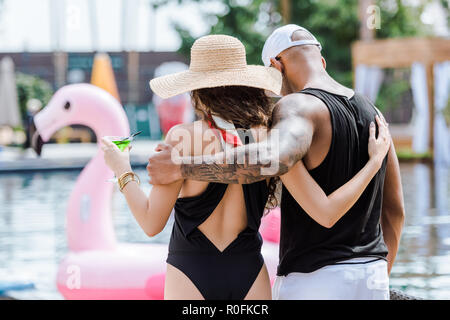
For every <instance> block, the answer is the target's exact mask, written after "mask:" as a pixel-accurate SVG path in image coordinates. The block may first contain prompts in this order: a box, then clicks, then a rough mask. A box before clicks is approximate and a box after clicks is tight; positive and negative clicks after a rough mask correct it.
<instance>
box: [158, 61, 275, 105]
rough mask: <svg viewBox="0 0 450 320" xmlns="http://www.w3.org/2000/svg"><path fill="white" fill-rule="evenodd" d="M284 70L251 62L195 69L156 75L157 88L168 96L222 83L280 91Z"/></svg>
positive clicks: (161, 95)
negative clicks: (234, 67)
mask: <svg viewBox="0 0 450 320" xmlns="http://www.w3.org/2000/svg"><path fill="white" fill-rule="evenodd" d="M281 85H282V76H281V73H280V72H279V71H278V70H277V69H275V68H272V67H263V66H254V65H249V66H247V67H246V68H245V69H241V70H221V71H209V72H194V71H191V70H187V71H183V72H179V73H174V74H170V75H166V76H162V77H158V78H155V79H152V80H151V81H150V87H151V88H152V90H153V92H155V93H156V94H157V95H158V96H160V97H161V98H163V99H167V98H170V97H173V96H176V95H179V94H182V93H185V92H188V91H192V90H197V89H202V88H214V87H222V86H246V87H253V88H260V89H265V90H269V91H271V92H273V93H275V94H276V95H280V91H281Z"/></svg>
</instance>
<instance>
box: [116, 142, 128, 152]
mask: <svg viewBox="0 0 450 320" xmlns="http://www.w3.org/2000/svg"><path fill="white" fill-rule="evenodd" d="M130 142H131V140H119V141H113V143H114V144H115V145H116V146H117V147H118V148H119V149H120V151H124V150H125V148H126V147H128V146H129V144H130Z"/></svg>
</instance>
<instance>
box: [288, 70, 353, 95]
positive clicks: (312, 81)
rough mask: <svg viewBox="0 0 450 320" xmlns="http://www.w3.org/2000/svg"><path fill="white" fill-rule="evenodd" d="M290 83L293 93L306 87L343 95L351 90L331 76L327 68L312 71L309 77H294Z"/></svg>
mask: <svg viewBox="0 0 450 320" xmlns="http://www.w3.org/2000/svg"><path fill="white" fill-rule="evenodd" d="M289 85H290V88H291V91H292V93H295V92H299V91H301V90H303V89H306V88H317V89H323V90H327V91H330V92H336V93H340V94H343V95H348V94H349V92H348V91H351V90H350V89H348V88H346V87H344V86H343V85H341V84H340V83H338V82H337V81H336V80H334V79H333V78H332V77H330V75H329V74H328V73H327V72H326V71H325V70H322V71H319V72H313V73H310V74H309V76H308V77H306V78H305V77H303V79H300V78H299V79H293V80H292V81H289ZM350 95H351V93H350Z"/></svg>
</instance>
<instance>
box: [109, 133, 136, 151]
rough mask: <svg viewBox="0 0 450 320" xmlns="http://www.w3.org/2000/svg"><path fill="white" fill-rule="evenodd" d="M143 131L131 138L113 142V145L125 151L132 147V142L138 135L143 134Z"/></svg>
mask: <svg viewBox="0 0 450 320" xmlns="http://www.w3.org/2000/svg"><path fill="white" fill-rule="evenodd" d="M141 133H142V131H139V132H136V133H133V134H132V135H131V136H129V137H126V138H123V139H122V140H113V143H114V144H115V145H116V146H117V147H118V148H119V150H120V151H124V150H125V149H126V147H128V146H129V145H130V142H131V141H133V140H134V137H136V136H137V135H138V134H141Z"/></svg>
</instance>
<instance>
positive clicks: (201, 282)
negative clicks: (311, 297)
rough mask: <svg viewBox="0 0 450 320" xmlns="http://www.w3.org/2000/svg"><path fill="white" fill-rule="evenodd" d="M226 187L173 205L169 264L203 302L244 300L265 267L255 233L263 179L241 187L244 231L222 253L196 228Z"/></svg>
mask: <svg viewBox="0 0 450 320" xmlns="http://www.w3.org/2000/svg"><path fill="white" fill-rule="evenodd" d="M246 142H248V141H246ZM227 187H228V185H227V184H222V183H212V182H211V183H209V184H208V186H207V188H206V190H205V191H204V192H203V193H202V194H200V195H198V196H194V197H187V198H178V200H177V202H176V203H175V223H174V226H173V230H172V235H171V238H170V243H169V254H168V258H167V263H169V264H170V265H172V266H174V267H175V268H177V269H179V270H180V271H181V272H183V273H184V274H185V275H186V276H187V277H188V278H189V279H190V280H191V281H192V283H193V284H194V285H195V286H196V287H197V289H198V290H199V291H200V293H201V294H202V296H203V298H205V299H206V300H243V299H244V298H245V297H246V295H247V293H248V291H249V290H250V288H251V287H252V285H253V283H254V282H255V280H256V278H257V276H258V274H259V272H260V271H261V268H262V266H263V264H264V260H263V257H262V255H261V245H262V238H261V235H260V234H259V232H258V230H259V226H260V223H261V218H262V215H263V213H264V207H265V205H266V202H267V198H268V188H267V183H266V181H265V180H263V181H260V182H256V183H253V184H247V185H242V189H243V194H244V200H245V205H246V211H247V227H246V228H245V229H244V230H243V231H242V232H240V233H239V235H238V236H237V238H236V239H235V240H233V241H232V242H231V243H230V244H229V245H228V246H227V247H226V248H225V249H224V250H223V251H220V250H219V249H218V248H217V247H216V246H215V245H214V244H213V243H212V242H211V241H210V240H209V239H208V238H207V237H206V236H205V235H204V234H203V233H202V232H201V231H200V230H199V229H198V228H197V227H198V226H200V225H201V224H202V223H203V222H204V221H206V220H207V219H208V218H209V216H210V215H211V214H212V213H213V211H214V210H215V208H216V207H217V205H218V204H219V202H220V201H221V200H222V198H223V196H224V194H225V191H226V190H227Z"/></svg>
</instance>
